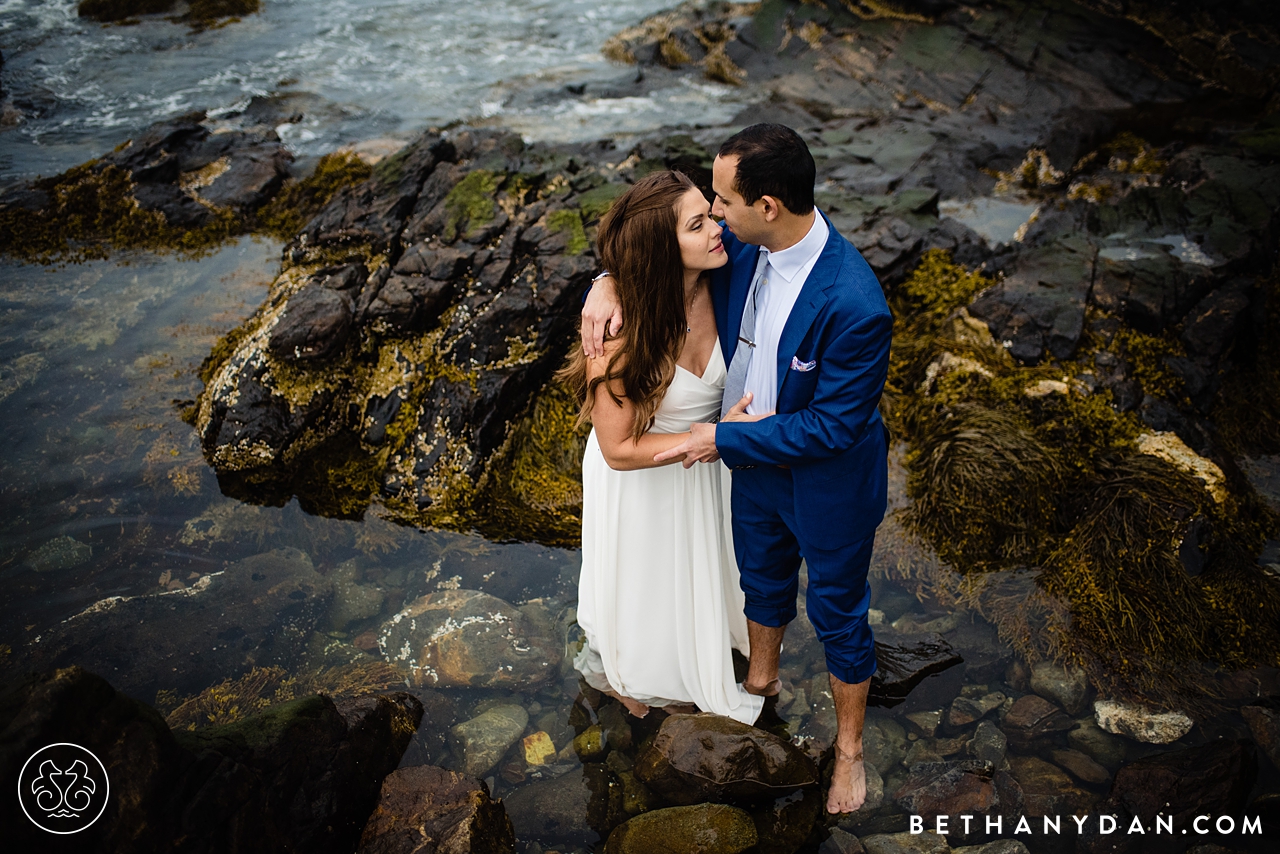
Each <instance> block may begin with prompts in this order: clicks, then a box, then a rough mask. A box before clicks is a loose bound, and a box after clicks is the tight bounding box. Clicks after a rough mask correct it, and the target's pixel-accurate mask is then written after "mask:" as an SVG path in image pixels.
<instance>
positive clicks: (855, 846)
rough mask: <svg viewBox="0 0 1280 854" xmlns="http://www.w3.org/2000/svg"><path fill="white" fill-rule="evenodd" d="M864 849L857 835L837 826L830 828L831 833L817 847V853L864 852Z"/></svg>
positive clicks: (857, 853) (856, 853)
mask: <svg viewBox="0 0 1280 854" xmlns="http://www.w3.org/2000/svg"><path fill="white" fill-rule="evenodd" d="M865 851H866V849H865V848H863V847H862V843H861V842H859V841H858V837H856V836H854V835H853V834H852V833H850V832H849V831H847V830H841V829H840V828H838V827H833V828H831V835H830V836H828V837H827V838H826V839H825V840H823V843H822V845H821V846H820V847H819V848H818V854H864V852H865Z"/></svg>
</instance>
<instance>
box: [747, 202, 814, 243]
mask: <svg viewBox="0 0 1280 854" xmlns="http://www.w3.org/2000/svg"><path fill="white" fill-rule="evenodd" d="M817 216H818V209H817V208H814V209H813V210H811V211H809V212H808V213H807V214H804V215H802V216H796V215H795V214H790V213H787V214H783V215H782V216H781V217H779V218H778V219H777V221H775V222H774V229H773V233H771V234H769V235H768V239H766V240H765V241H764V242H763V243H761V244H760V245H761V246H763V247H764V248H765V249H768V250H769V251H770V252H781V251H782V250H784V249H790V248H791V247H792V246H795V245H796V244H797V243H799V242H800V241H801V240H804V237H805V235H806V234H808V233H809V229H811V228H813V223H814V219H815V218H816V217H817Z"/></svg>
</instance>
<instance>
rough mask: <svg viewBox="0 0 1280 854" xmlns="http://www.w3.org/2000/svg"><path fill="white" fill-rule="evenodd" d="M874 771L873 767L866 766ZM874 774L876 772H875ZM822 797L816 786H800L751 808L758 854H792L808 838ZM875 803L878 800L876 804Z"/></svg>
mask: <svg viewBox="0 0 1280 854" xmlns="http://www.w3.org/2000/svg"><path fill="white" fill-rule="evenodd" d="M870 771H871V774H875V770H874V769H870ZM875 776H876V777H878V776H879V775H878V774H875ZM867 783H868V791H867V796H868V799H870V797H871V795H872V792H871V788H870V783H871V780H870V779H868V780H867ZM879 788H880V791H879V797H880V799H881V800H883V798H884V784H883V783H881V784H880V787H879ZM825 804H826V800H825V798H824V797H823V795H822V792H821V791H820V790H819V789H817V788H809V789H801V790H800V791H798V792H792V793H791V794H790V795H785V796H783V797H781V798H778V799H777V800H775V801H774V802H773V803H772V804H767V805H765V806H762V807H757V808H756V809H753V810H752V811H751V820H752V821H753V822H754V823H755V826H756V836H757V837H758V838H759V840H760V841H759V843H758V845H757V847H756V849H755V850H756V851H758V852H759V854H795V852H796V851H798V850H799V849H800V847H801V846H802V845H804V844H805V842H806V841H807V840H808V839H809V836H810V834H812V832H813V828H814V824H815V823H816V822H817V821H818V819H819V816H820V815H822V813H823V811H824V809H825ZM876 806H879V803H877V804H876Z"/></svg>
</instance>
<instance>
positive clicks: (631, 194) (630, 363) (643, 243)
mask: <svg viewBox="0 0 1280 854" xmlns="http://www.w3.org/2000/svg"><path fill="white" fill-rule="evenodd" d="M692 189H696V187H695V185H694V183H693V182H692V181H690V180H689V179H688V178H687V177H686V176H684V175H682V174H681V173H679V172H656V173H654V174H652V175H648V176H646V177H644V178H642V179H640V180H639V181H637V182H636V183H635V185H634V186H632V187H631V189H629V190H627V192H625V193H624V194H623V195H622V196H621V197H620V198H619V199H618V200H617V201H616V202H614V203H613V207H611V208H610V209H609V212H608V213H606V214H605V215H604V217H603V218H602V219H601V220H600V230H599V233H598V235H597V237H596V254H597V255H598V257H599V258H600V262H601V263H602V264H603V265H604V269H606V270H608V271H609V272H610V274H612V276H613V280H614V282H616V283H617V285H616V292H617V296H618V302H619V303H620V304H621V306H622V316H623V317H624V318H625V323H626V326H625V328H624V329H623V331H622V335H621V336H620V340H621V344H620V345H619V346H618V348H617V350H615V351H614V353H613V355H612V356H611V357H610V358H609V364H608V366H607V367H606V368H605V371H604V373H603V374H602V375H600V376H598V377H596V378H595V379H592V380H591V381H590V382H588V380H587V357H586V356H585V355H583V353H582V349H581V348H580V347H576V348H574V353H573V355H572V356H571V357H570V358H569V363H568V364H567V365H565V367H564V368H562V369H561V370H560V373H559V377H560V379H561V380H562V381H564V382H565V383H567V384H568V385H569V387H570V388H571V389H573V391H574V393H575V394H577V396H578V401H579V402H580V403H581V405H582V410H581V411H580V412H579V413H578V423H579V424H583V423H585V422H586V421H588V420H590V418H591V410H592V407H593V406H594V405H595V398H596V389H597V388H599V387H600V385H602V384H603V385H604V387H605V390H606V391H607V392H608V393H609V397H611V398H612V399H613V402H614V403H616V404H617V405H618V406H622V399H621V398H620V397H619V396H618V395H617V394H616V393H615V392H614V384H615V383H616V384H617V385H619V386H621V388H622V394H623V395H624V396H625V397H626V398H627V400H629V401H631V405H632V406H633V407H635V421H634V423H633V424H632V425H631V435H632V438H634V439H636V440H637V441H638V440H639V439H640V437H641V436H643V435H644V434H645V432H646V431H647V430H648V429H649V428H650V427H652V426H653V420H654V414H655V413H656V412H657V411H658V406H659V404H660V403H661V402H662V396H663V395H664V394H666V391H667V386H669V385H671V380H672V378H673V377H674V376H675V371H676V359H677V358H679V356H680V348H681V347H683V346H684V337H685V331H686V329H687V328H688V319H687V317H686V315H685V293H684V262H683V261H682V260H681V257H680V242H679V240H678V238H677V237H676V205H678V204H679V203H680V199H681V197H683V196H684V194H685V193H687V192H689V190H692Z"/></svg>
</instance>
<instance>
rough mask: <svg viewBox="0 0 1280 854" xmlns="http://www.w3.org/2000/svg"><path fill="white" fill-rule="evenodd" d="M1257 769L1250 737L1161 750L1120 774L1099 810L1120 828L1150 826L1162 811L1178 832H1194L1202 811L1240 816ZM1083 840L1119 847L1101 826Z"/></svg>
mask: <svg viewBox="0 0 1280 854" xmlns="http://www.w3.org/2000/svg"><path fill="white" fill-rule="evenodd" d="M1257 772H1258V765H1257V759H1256V757H1255V754H1254V747H1253V745H1252V744H1251V743H1250V742H1248V741H1230V740H1222V741H1215V742H1210V743H1209V744H1205V745H1201V746H1200V747H1189V748H1186V749H1183V750H1175V751H1173V752H1170V753H1161V754H1157V755H1155V756H1151V757H1148V758H1146V759H1139V760H1138V761H1136V762H1132V763H1130V764H1128V765H1126V766H1124V767H1123V768H1121V769H1120V770H1119V771H1118V772H1116V776H1115V781H1114V782H1113V783H1112V784H1111V793H1110V795H1109V796H1108V798H1107V800H1106V801H1105V802H1104V803H1103V804H1102V805H1101V806H1100V807H1099V810H1100V811H1102V812H1110V813H1113V814H1115V815H1116V816H1117V819H1118V824H1119V826H1120V827H1121V828H1124V827H1128V826H1129V824H1130V822H1131V821H1132V820H1133V819H1134V818H1135V817H1136V818H1137V819H1138V820H1140V821H1141V822H1142V824H1143V826H1144V827H1147V828H1150V827H1152V826H1153V825H1154V822H1155V819H1156V816H1157V815H1161V816H1165V817H1166V818H1169V819H1172V821H1173V832H1174V834H1180V833H1181V832H1182V831H1184V830H1185V831H1187V832H1188V833H1190V832H1191V831H1192V827H1191V823H1192V821H1193V820H1194V819H1195V817H1196V816H1198V815H1209V816H1220V815H1238V814H1239V811H1240V809H1241V808H1243V807H1244V805H1245V803H1246V799H1247V797H1248V795H1249V791H1250V790H1251V789H1252V788H1253V784H1254V780H1255V778H1256V777H1257ZM1138 841H1139V842H1140V841H1141V837H1138ZM1080 842H1081V847H1082V848H1083V849H1084V850H1086V851H1090V852H1095V851H1097V852H1100V851H1111V850H1117V849H1116V848H1115V847H1114V840H1109V839H1108V837H1105V836H1102V835H1100V834H1098V832H1097V828H1096V826H1095V827H1093V828H1091V829H1090V828H1088V827H1086V834H1085V835H1084V836H1082V837H1081V840H1080ZM1122 842H1128V843H1129V845H1128V846H1127V847H1123V846H1122V847H1121V848H1120V849H1119V850H1138V849H1137V848H1135V847H1134V846H1133V843H1132V841H1130V840H1122Z"/></svg>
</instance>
